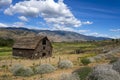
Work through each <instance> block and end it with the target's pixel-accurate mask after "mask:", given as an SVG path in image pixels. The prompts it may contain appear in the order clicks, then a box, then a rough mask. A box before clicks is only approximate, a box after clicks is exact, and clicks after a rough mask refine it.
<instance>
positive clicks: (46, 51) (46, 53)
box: [34, 39, 52, 58]
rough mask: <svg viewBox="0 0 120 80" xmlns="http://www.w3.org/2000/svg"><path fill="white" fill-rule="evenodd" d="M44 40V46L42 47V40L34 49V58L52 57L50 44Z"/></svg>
mask: <svg viewBox="0 0 120 80" xmlns="http://www.w3.org/2000/svg"><path fill="white" fill-rule="evenodd" d="M45 40H46V44H44V45H43V44H42V40H41V41H40V43H39V44H38V46H37V47H36V49H35V51H34V57H35V58H39V57H50V56H52V46H51V43H50V41H49V40H48V39H45Z"/></svg>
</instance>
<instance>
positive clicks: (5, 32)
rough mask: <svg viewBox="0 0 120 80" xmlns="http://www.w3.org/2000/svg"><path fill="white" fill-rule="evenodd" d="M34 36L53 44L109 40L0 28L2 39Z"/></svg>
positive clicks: (61, 32)
mask: <svg viewBox="0 0 120 80" xmlns="http://www.w3.org/2000/svg"><path fill="white" fill-rule="evenodd" d="M35 35H45V36H47V37H48V38H49V39H50V40H51V41H54V42H63V41H65V42H72V41H89V40H107V39H110V38H105V37H93V36H85V35H82V34H79V33H76V32H71V31H59V30H58V31H57V30H56V31H50V30H35V29H27V28H22V27H19V28H17V27H6V28H0V37H2V38H13V39H16V38H17V37H23V36H35Z"/></svg>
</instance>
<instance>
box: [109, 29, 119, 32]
mask: <svg viewBox="0 0 120 80" xmlns="http://www.w3.org/2000/svg"><path fill="white" fill-rule="evenodd" d="M110 31H112V32H120V29H110Z"/></svg>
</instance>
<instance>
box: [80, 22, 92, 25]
mask: <svg viewBox="0 0 120 80" xmlns="http://www.w3.org/2000/svg"><path fill="white" fill-rule="evenodd" d="M82 24H85V25H86V24H93V22H90V21H86V22H82Z"/></svg>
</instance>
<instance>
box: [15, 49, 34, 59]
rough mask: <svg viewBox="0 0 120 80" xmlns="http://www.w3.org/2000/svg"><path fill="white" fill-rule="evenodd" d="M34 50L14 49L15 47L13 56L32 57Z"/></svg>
mask: <svg viewBox="0 0 120 80" xmlns="http://www.w3.org/2000/svg"><path fill="white" fill-rule="evenodd" d="M33 52H34V50H27V49H14V48H13V56H18V57H25V58H32V55H33Z"/></svg>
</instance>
